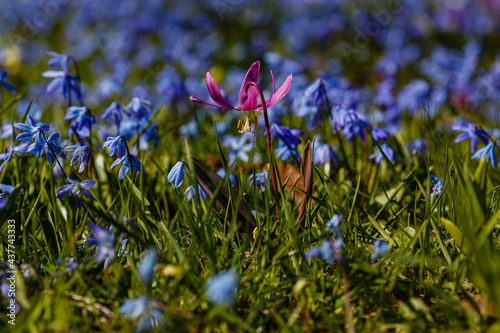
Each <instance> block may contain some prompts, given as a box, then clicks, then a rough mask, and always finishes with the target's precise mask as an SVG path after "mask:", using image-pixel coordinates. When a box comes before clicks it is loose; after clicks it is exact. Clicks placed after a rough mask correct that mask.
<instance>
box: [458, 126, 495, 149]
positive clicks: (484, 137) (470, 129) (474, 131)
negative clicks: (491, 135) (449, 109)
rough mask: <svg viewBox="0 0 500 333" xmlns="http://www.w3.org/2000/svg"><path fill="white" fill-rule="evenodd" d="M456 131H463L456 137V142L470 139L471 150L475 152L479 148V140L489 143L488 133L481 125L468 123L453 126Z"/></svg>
mask: <svg viewBox="0 0 500 333" xmlns="http://www.w3.org/2000/svg"><path fill="white" fill-rule="evenodd" d="M452 129H453V130H454V131H460V132H463V133H462V134H459V135H458V136H457V138H456V139H455V143H459V142H461V141H463V140H466V139H470V152H471V153H474V152H475V151H476V148H477V140H478V139H480V140H481V141H483V142H484V144H487V143H488V134H486V132H485V131H484V130H483V129H482V128H481V127H479V126H476V125H474V124H472V123H467V124H466V125H457V126H453V127H452Z"/></svg>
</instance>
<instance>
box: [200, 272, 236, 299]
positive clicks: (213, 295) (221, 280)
mask: <svg viewBox="0 0 500 333" xmlns="http://www.w3.org/2000/svg"><path fill="white" fill-rule="evenodd" d="M239 283H240V276H239V275H238V273H237V272H236V271H234V270H232V269H229V270H227V271H225V272H222V273H219V274H217V275H214V276H212V277H211V278H210V279H209V280H208V281H207V283H206V285H205V290H206V293H207V298H208V299H209V300H210V302H212V303H213V304H215V305H222V306H231V305H233V304H234V303H235V302H236V289H237V288H238V285H239Z"/></svg>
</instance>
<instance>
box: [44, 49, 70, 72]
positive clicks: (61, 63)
mask: <svg viewBox="0 0 500 333" xmlns="http://www.w3.org/2000/svg"><path fill="white" fill-rule="evenodd" d="M46 54H47V55H49V56H50V59H49V61H48V63H47V65H48V66H49V67H52V68H57V67H61V69H62V70H63V72H64V73H69V69H68V68H69V66H68V65H69V56H67V55H66V54H59V53H56V52H52V51H48V52H47V53H46Z"/></svg>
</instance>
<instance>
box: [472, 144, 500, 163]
mask: <svg viewBox="0 0 500 333" xmlns="http://www.w3.org/2000/svg"><path fill="white" fill-rule="evenodd" d="M495 147H496V145H495V143H494V142H490V143H488V144H487V145H486V147H484V148H481V149H479V150H478V151H476V153H475V154H474V155H472V159H476V158H479V159H482V158H483V157H486V162H489V161H491V165H493V168H496V167H497V166H498V160H497V156H496V155H495Z"/></svg>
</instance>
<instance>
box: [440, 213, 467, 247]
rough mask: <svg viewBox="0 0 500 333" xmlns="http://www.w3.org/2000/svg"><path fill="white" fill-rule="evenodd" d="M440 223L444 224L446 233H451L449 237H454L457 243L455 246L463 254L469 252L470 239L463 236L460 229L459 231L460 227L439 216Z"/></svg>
mask: <svg viewBox="0 0 500 333" xmlns="http://www.w3.org/2000/svg"><path fill="white" fill-rule="evenodd" d="M441 223H442V224H443V225H444V227H445V228H446V230H448V233H449V234H450V235H451V237H453V238H454V239H455V244H456V245H457V247H458V248H459V249H460V250H461V251H462V252H464V253H465V254H469V253H470V249H471V246H470V241H469V240H468V239H467V238H465V237H464V234H463V233H462V231H460V229H458V227H457V226H456V225H454V224H453V222H451V221H450V220H448V219H445V218H444V217H442V218H441Z"/></svg>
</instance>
